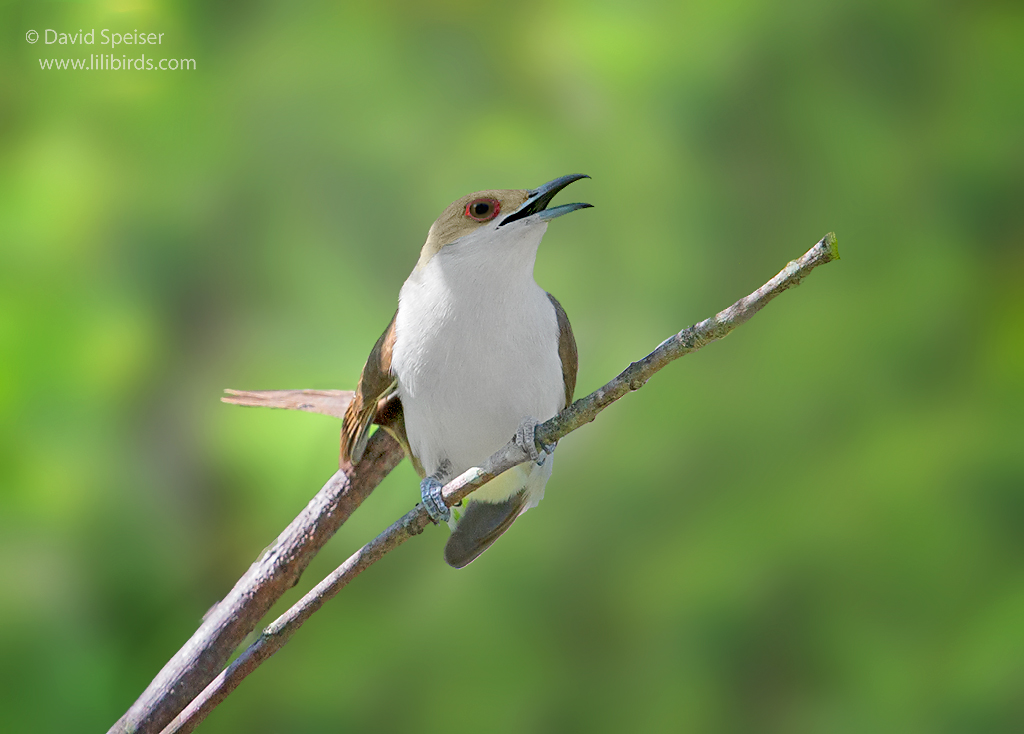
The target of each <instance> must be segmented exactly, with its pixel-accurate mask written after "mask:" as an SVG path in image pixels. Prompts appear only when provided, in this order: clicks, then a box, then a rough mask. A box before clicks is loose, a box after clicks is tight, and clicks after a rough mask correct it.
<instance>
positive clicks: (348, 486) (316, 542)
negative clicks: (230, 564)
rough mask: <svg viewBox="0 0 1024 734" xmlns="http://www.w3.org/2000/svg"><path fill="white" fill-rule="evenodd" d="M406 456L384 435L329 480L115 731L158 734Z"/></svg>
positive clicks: (151, 684) (206, 682)
mask: <svg viewBox="0 0 1024 734" xmlns="http://www.w3.org/2000/svg"><path fill="white" fill-rule="evenodd" d="M402 458H403V452H402V449H401V447H400V446H399V445H398V442H397V441H395V440H394V439H393V438H391V436H389V435H388V434H387V433H386V432H385V431H377V432H376V433H375V434H374V435H373V436H372V437H371V439H370V442H369V443H368V444H367V447H366V452H365V454H364V455H363V459H362V461H360V462H359V467H358V469H357V470H353V469H352V467H350V466H346V467H342V468H341V469H339V470H338V471H337V472H336V473H335V474H334V476H332V477H331V478H330V479H329V480H328V481H327V484H325V485H324V486H323V489H321V490H320V491H319V492H318V493H317V494H316V496H315V497H313V499H312V500H310V502H309V504H308V505H307V506H306V507H305V509H304V510H303V511H302V512H301V513H299V515H298V516H297V517H296V518H295V519H294V520H292V522H291V524H290V525H288V527H286V528H285V529H284V530H283V531H282V532H281V534H280V535H279V536H278V537H277V540H275V541H274V543H273V544H271V546H270V547H269V548H267V550H266V551H264V553H263V554H262V555H261V556H260V557H259V558H258V559H257V560H256V561H254V562H253V564H252V566H250V567H249V570H248V571H247V572H246V573H245V575H244V576H242V578H240V579H239V580H238V582H237V583H236V584H235V587H234V588H233V589H232V590H231V591H230V592H229V593H228V595H227V596H226V597H224V599H222V600H221V601H220V602H219V603H218V604H217V605H216V606H215V607H214V608H213V609H211V610H210V611H209V612H207V614H206V617H205V618H204V619H203V623H202V625H200V627H199V629H198V630H196V632H195V634H193V635H192V637H191V639H189V641H188V642H186V643H185V645H184V647H182V648H181V649H180V650H179V651H178V652H177V653H176V654H175V655H174V657H173V658H171V659H170V661H168V663H167V664H166V665H165V666H164V667H163V669H162V670H161V671H160V672H159V673H158V674H157V676H156V678H154V679H153V681H152V682H151V683H150V684H149V686H148V687H147V688H146V690H145V691H143V693H142V695H141V696H140V697H139V699H138V700H137V701H136V702H135V703H134V704H133V705H132V707H131V708H130V709H129V710H128V711H127V712H126V713H125V715H124V716H122V717H121V718H120V719H119V720H118V721H117V723H116V724H114V726H113V727H111V729H110V732H124V733H125V734H127V733H128V732H157V731H160V730H161V729H162V728H163V727H164V726H165V725H166V724H167V722H168V721H170V720H171V719H172V718H174V716H175V715H176V714H178V713H179V712H180V711H181V710H182V709H183V708H184V707H185V706H186V704H188V703H189V702H190V701H191V700H192V699H194V698H195V697H196V696H197V695H198V694H199V693H200V692H201V691H202V690H203V688H204V687H205V686H206V685H207V684H208V683H209V682H210V681H211V680H213V678H214V676H216V675H217V673H219V672H220V671H221V669H223V667H224V665H225V664H226V663H227V661H228V658H230V657H231V653H232V652H234V651H235V649H236V648H237V647H238V646H239V645H240V644H241V643H242V641H243V640H244V639H245V637H246V636H247V635H248V634H249V633H250V632H252V631H253V630H254V629H255V628H256V625H258V624H259V622H260V620H261V619H262V618H263V616H264V615H265V614H266V613H267V611H268V610H269V609H270V607H271V606H273V604H274V602H276V601H277V600H278V599H279V598H280V597H281V595H282V594H284V592H286V591H287V590H288V589H290V588H291V587H293V586H294V585H295V584H296V583H298V581H299V577H300V576H301V575H302V571H303V570H304V569H305V568H306V566H307V565H309V562H310V561H311V560H312V559H313V557H314V556H315V555H316V553H317V552H318V551H319V550H320V548H321V547H323V545H324V543H326V542H327V541H328V540H329V539H330V538H331V536H332V535H334V533H335V532H336V531H337V530H338V528H339V527H341V525H342V523H344V522H345V520H347V519H348V517H349V515H351V514H352V513H353V512H354V511H355V509H356V508H357V507H359V505H360V504H361V503H362V502H363V500H364V499H366V497H368V496H369V494H370V492H372V491H373V489H374V487H376V486H377V485H378V484H380V482H381V480H382V479H383V478H384V477H385V476H386V475H387V473H388V472H389V471H391V470H392V469H393V468H394V467H396V466H397V465H398V462H400V461H401V460H402Z"/></svg>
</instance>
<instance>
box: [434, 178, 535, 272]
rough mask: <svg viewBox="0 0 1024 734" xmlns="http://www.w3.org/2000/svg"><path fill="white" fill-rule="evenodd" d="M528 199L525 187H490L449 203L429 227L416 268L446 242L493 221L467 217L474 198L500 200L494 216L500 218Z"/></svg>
mask: <svg viewBox="0 0 1024 734" xmlns="http://www.w3.org/2000/svg"><path fill="white" fill-rule="evenodd" d="M527 198H528V195H527V192H526V190H525V189H488V190H486V191H477V192H476V193H474V194H469V195H467V196H463V197H462V198H461V199H456V200H455V201H453V202H452V203H451V204H449V205H448V208H447V209H445V210H444V211H443V212H442V213H441V216H439V217H438V218H437V221H436V222H434V223H433V224H432V225H431V226H430V232H428V233H427V241H426V242H425V243H424V245H423V249H422V250H421V251H420V259H419V262H417V263H416V267H417V268H422V267H423V266H424V265H426V264H427V263H428V262H429V261H430V258H432V257H433V256H434V255H436V254H437V253H438V252H440V251H441V248H442V247H444V246H445V245H450V244H451V243H453V242H454V241H455V240H457V239H459V238H460V237H465V236H466V235H467V234H470V233H471V232H474V231H475V230H477V229H478V228H480V227H483V226H484V225H486V224H490V223H491V222H492V221H494V220H493V219H491V220H488V221H485V222H481V221H478V220H476V219H473V217H470V216H468V215H467V214H466V207H467V206H468V205H469V203H470V202H471V201H474V200H475V199H495V200H497V202H498V203H499V204H500V205H501V211H500V212H499V214H498V215H497V217H495V219H499V220H500V219H502V218H503V217H507V216H508V215H509V214H512V213H513V212H515V211H516V210H517V209H519V207H521V206H522V205H523V204H525V203H526V199H527Z"/></svg>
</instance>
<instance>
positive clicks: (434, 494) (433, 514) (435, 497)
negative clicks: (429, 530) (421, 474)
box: [420, 477, 452, 525]
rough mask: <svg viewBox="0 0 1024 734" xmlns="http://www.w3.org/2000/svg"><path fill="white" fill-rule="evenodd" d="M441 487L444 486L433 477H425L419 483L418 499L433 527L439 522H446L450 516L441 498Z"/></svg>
mask: <svg viewBox="0 0 1024 734" xmlns="http://www.w3.org/2000/svg"><path fill="white" fill-rule="evenodd" d="M442 487H444V485H443V484H442V483H441V482H439V481H438V480H437V479H435V478H434V477H427V478H426V479H424V480H423V481H422V482H420V499H421V500H422V502H423V507H424V509H426V511H427V514H428V515H430V519H431V521H433V523H434V524H435V525H437V524H438V523H439V522H448V518H450V517H451V516H452V511H451V510H450V509H448V505H446V504H445V503H444V499H443V498H442V496H441V488H442Z"/></svg>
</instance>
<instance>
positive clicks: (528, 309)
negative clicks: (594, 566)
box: [341, 174, 591, 568]
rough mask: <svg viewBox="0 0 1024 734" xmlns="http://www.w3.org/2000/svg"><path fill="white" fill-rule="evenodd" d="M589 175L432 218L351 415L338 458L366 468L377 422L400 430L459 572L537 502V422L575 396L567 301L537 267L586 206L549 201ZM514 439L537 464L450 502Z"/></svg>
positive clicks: (491, 193)
mask: <svg viewBox="0 0 1024 734" xmlns="http://www.w3.org/2000/svg"><path fill="white" fill-rule="evenodd" d="M582 178H589V176H586V175H584V174H570V175H568V176H561V177H560V178H556V179H554V180H553V181H549V182H548V183H546V184H544V185H542V186H539V187H537V188H535V189H504V190H497V189H495V190H486V191H478V192H476V193H473V194H469V195H467V196H463V197H462V198H460V199H456V200H455V201H454V202H452V203H451V204H450V205H449V206H448V207H447V208H446V209H445V210H444V212H442V214H441V216H440V217H438V218H437V221H435V222H434V224H433V225H432V226H431V227H430V230H429V232H428V234H427V239H426V242H425V243H424V245H423V247H422V249H421V251H420V256H419V260H418V261H417V263H416V266H415V268H414V269H413V271H412V273H411V274H410V275H409V277H408V279H406V281H405V283H404V284H403V285H402V288H401V291H400V292H399V295H398V310H397V311H396V312H395V315H394V316H393V317H392V319H391V322H390V323H389V324H388V326H387V328H386V329H385V330H384V333H383V334H381V336H380V338H379V339H378V340H377V343H376V344H375V345H374V347H373V349H372V350H371V351H370V355H369V357H368V358H367V360H366V364H365V365H364V366H363V370H362V374H361V375H360V377H359V383H358V386H357V388H356V392H355V397H354V398H353V400H352V402H351V403H350V404H349V406H348V408H347V410H346V412H345V416H344V421H343V423H342V431H341V461H342V465H343V466H344V463H345V462H346V461H347V462H349V463H350V464H351V465H352V466H356V465H358V463H359V460H360V459H361V457H362V455H363V451H364V449H365V448H366V443H367V440H368V439H369V435H370V429H371V427H372V424H373V423H374V422H377V423H379V424H381V426H382V427H383V428H384V429H385V430H387V431H388V432H389V433H391V435H392V436H394V437H395V439H396V440H397V441H398V442H399V443H400V444H401V446H402V448H403V449H404V450H405V453H406V454H407V455H408V456H409V457H410V459H411V461H412V464H413V467H414V468H415V469H416V471H417V473H418V474H419V476H420V478H421V480H422V481H421V482H420V494H421V499H422V502H423V505H424V507H425V508H426V510H427V512H428V514H429V515H430V518H431V520H432V521H433V522H434V523H435V524H437V523H440V522H447V523H448V525H449V526H450V527H451V530H452V532H451V535H450V536H449V538H448V541H447V543H446V544H445V549H444V559H445V561H446V562H447V563H448V564H449V565H450V566H453V567H454V568H462V567H464V566H466V565H467V564H469V563H470V562H472V561H473V560H475V559H476V558H477V557H479V556H480V554H481V553H483V552H484V551H485V550H487V548H489V547H490V546H491V544H492V543H494V541H495V540H496V539H497V538H498V537H499V536H500V535H501V534H503V533H504V532H505V531H506V530H508V528H509V527H510V526H511V525H512V523H513V522H514V521H515V520H516V518H518V517H519V516H520V515H521V514H523V513H524V512H526V511H527V510H529V509H530V508H532V507H536V506H537V504H538V503H539V502H540V500H541V499H542V498H543V496H544V487H545V485H546V484H547V481H548V478H549V477H550V476H551V469H552V464H553V458H552V456H551V454H552V452H553V451H554V445H551V446H544V447H543V449H544V450H543V451H538V449H537V448H536V446H535V444H534V430H533V429H534V428H535V426H536V425H537V424H538V422H542V421H545V420H547V419H549V418H552V417H554V416H555V415H557V414H558V413H559V412H560V411H561V410H562V409H564V408H565V407H566V406H567V405H569V404H570V403H571V402H572V399H573V393H574V391H575V387H576V374H577V371H578V367H579V360H578V355H577V348H576V340H575V337H574V336H573V332H572V327H571V326H570V324H569V318H568V316H567V315H566V313H565V310H564V309H563V308H562V306H561V304H560V303H559V302H558V300H557V299H556V298H555V297H554V296H552V295H551V294H550V293H547V292H546V291H545V290H544V289H543V288H541V287H540V286H539V285H537V282H536V281H535V280H534V274H533V270H534V263H535V261H536V258H537V250H538V247H539V245H540V242H541V239H542V238H543V236H544V233H545V232H546V231H547V227H548V223H549V222H550V221H551V220H553V219H555V218H557V217H561V216H563V215H565V214H569V213H570V212H574V211H577V210H580V209H586V208H589V207H590V206H591V205H590V204H584V203H573V204H563V205H560V206H555V207H549V206H548V205H549V204H550V203H551V200H552V199H553V198H554V196H555V194H557V193H558V192H559V191H561V190H562V189H564V188H565V187H566V186H568V185H569V184H571V183H573V182H574V181H578V180H579V179H582ZM513 437H514V438H515V440H516V442H517V443H519V445H520V446H522V447H523V448H524V450H525V451H526V452H527V454H528V455H529V456H530V457H531V460H530V461H527V462H525V463H523V464H520V465H518V466H516V467H513V468H512V469H509V470H508V471H506V472H504V473H503V474H501V475H500V476H498V477H496V478H494V479H493V480H491V481H490V482H489V483H487V484H485V485H484V486H483V487H481V488H480V489H478V490H477V491H476V492H474V493H473V494H471V495H470V496H469V497H467V498H466V500H465V501H464V504H462V505H461V506H456V507H454V508H451V509H449V508H448V507H446V505H445V504H444V502H443V500H442V499H441V488H442V487H443V486H444V483H445V482H447V481H449V480H451V479H453V478H454V477H457V476H459V475H460V474H461V473H462V472H464V471H465V470H467V469H469V468H471V467H474V466H481V465H482V464H483V463H484V462H485V461H486V460H487V458H488V457H490V455H491V454H493V453H494V452H495V451H497V450H498V449H500V448H501V447H502V446H504V445H505V444H506V443H507V442H508V441H509V439H510V438H513Z"/></svg>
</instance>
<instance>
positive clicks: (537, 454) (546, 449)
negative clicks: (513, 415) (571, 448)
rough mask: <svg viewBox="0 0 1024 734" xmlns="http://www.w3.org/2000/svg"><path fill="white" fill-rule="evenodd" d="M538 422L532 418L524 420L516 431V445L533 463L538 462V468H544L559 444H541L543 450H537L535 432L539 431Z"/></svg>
mask: <svg viewBox="0 0 1024 734" xmlns="http://www.w3.org/2000/svg"><path fill="white" fill-rule="evenodd" d="M537 425H538V423H537V420H536V419H535V418H532V417H530V416H527V417H526V418H523V422H522V423H520V424H519V428H517V429H516V436H515V440H516V444H517V445H518V446H519V448H521V449H522V450H523V451H525V452H526V455H527V456H529V457H530V460H531V461H535V462H537V466H542V465H543V464H544V462H545V461H546V460H547V458H548V457H549V456H551V454H552V452H553V451H554V450H555V446H557V445H558V442H557V441H556V442H555V443H550V444H546V443H545V444H541V450H540V451H538V450H537V439H536V436H535V432H536V430H537Z"/></svg>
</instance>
